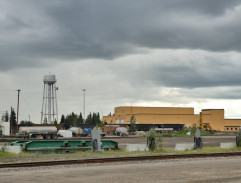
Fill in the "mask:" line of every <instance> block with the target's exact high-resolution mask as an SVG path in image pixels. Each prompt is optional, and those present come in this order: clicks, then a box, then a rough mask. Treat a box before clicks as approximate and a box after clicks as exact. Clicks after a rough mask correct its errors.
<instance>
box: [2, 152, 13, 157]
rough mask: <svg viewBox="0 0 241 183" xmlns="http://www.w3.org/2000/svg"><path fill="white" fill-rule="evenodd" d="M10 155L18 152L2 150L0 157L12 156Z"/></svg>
mask: <svg viewBox="0 0 241 183" xmlns="http://www.w3.org/2000/svg"><path fill="white" fill-rule="evenodd" d="M10 156H17V154H15V153H10V152H0V157H10Z"/></svg>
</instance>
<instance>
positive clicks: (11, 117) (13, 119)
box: [10, 108, 17, 133]
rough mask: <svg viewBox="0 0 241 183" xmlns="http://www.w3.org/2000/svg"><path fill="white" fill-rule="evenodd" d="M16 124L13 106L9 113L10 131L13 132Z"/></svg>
mask: <svg viewBox="0 0 241 183" xmlns="http://www.w3.org/2000/svg"><path fill="white" fill-rule="evenodd" d="M16 125H17V120H16V113H15V111H14V109H13V108H11V114H10V129H11V130H12V131H11V132H12V133H13V132H15V130H16Z"/></svg>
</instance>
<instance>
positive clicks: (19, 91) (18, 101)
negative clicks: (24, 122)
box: [16, 89, 21, 132]
mask: <svg viewBox="0 0 241 183" xmlns="http://www.w3.org/2000/svg"><path fill="white" fill-rule="evenodd" d="M17 91H18V108H17V129H16V130H17V132H18V114H19V94H20V91H21V90H19V89H18V90H17Z"/></svg>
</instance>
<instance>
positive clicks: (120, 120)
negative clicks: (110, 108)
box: [103, 107, 241, 131]
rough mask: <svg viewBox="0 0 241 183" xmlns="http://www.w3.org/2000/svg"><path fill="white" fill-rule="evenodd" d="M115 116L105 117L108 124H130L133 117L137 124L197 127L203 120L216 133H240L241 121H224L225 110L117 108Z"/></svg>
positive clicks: (104, 119)
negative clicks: (198, 112) (196, 112)
mask: <svg viewBox="0 0 241 183" xmlns="http://www.w3.org/2000/svg"><path fill="white" fill-rule="evenodd" d="M114 111H115V112H114V114H113V115H110V116H103V121H104V122H106V123H107V124H128V123H129V121H130V118H131V116H132V115H134V116H135V118H136V123H137V124H184V125H185V126H186V127H188V126H190V125H195V124H197V123H199V122H200V119H201V120H202V123H203V124H207V125H209V126H211V128H212V129H213V130H216V131H238V130H239V128H240V125H241V119H224V109H203V110H202V111H201V112H200V114H194V108H182V107H180V108H179V107H116V108H115V110H114Z"/></svg>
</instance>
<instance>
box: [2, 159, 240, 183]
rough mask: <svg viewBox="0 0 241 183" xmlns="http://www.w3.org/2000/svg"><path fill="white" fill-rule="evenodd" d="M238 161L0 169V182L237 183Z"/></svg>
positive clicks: (194, 160) (160, 162) (208, 160)
mask: <svg viewBox="0 0 241 183" xmlns="http://www.w3.org/2000/svg"><path fill="white" fill-rule="evenodd" d="M240 164H241V158H240V157H233V158H219V159H214V158H208V159H189V160H170V161H152V162H142V163H140V162H139V163H138V162H136V163H126V164H95V165H90V166H89V165H86V166H85V165H81V166H57V167H42V168H27V169H21V170H19V169H8V170H1V169H0V177H1V183H10V182H16V181H17V182H18V183H30V182H31V183H32V182H36V183H38V182H39V183H40V182H41V183H42V182H49V183H52V182H58V183H66V182H88V183H99V182H100V183H102V182H115V183H129V182H131V183H135V182H138V183H158V182H161V183H174V182H175V183H183V182H185V183H213V182H219V183H226V182H229V183H238V182H240V180H241V169H240Z"/></svg>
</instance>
